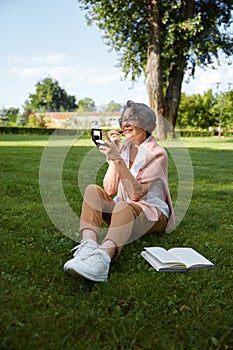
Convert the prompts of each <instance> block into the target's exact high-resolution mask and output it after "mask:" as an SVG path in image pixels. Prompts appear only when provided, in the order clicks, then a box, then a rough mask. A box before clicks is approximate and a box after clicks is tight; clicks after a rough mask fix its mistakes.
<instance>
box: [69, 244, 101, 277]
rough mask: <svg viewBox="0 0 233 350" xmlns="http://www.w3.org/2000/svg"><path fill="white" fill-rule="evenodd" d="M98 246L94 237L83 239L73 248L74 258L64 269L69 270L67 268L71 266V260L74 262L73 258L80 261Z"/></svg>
mask: <svg viewBox="0 0 233 350" xmlns="http://www.w3.org/2000/svg"><path fill="white" fill-rule="evenodd" d="M98 247H99V246H98V244H97V243H96V242H95V241H93V240H92V239H83V240H82V241H81V243H80V244H79V245H77V246H76V247H74V248H73V249H72V250H71V251H72V252H74V253H73V258H72V259H70V260H68V261H67V262H66V263H65V265H64V271H66V272H68V271H67V269H68V268H69V265H70V263H71V262H73V260H75V261H78V260H80V259H83V258H85V257H86V256H88V255H89V254H90V253H92V252H93V251H94V250H95V249H97V248H98Z"/></svg>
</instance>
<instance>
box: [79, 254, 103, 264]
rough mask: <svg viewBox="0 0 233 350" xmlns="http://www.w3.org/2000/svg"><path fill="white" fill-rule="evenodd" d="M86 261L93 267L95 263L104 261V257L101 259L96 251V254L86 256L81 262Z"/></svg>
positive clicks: (101, 256)
mask: <svg viewBox="0 0 233 350" xmlns="http://www.w3.org/2000/svg"><path fill="white" fill-rule="evenodd" d="M86 259H88V261H89V263H90V265H94V264H95V263H97V262H98V261H100V260H104V257H103V255H102V254H100V252H99V251H98V252H96V251H94V252H92V253H90V254H88V255H87V256H86V257H85V259H83V260H86Z"/></svg>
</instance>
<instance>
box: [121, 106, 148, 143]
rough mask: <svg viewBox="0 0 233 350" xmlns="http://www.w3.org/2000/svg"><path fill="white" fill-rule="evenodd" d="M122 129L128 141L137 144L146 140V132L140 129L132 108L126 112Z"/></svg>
mask: <svg viewBox="0 0 233 350" xmlns="http://www.w3.org/2000/svg"><path fill="white" fill-rule="evenodd" d="M121 129H122V132H123V134H124V135H125V137H126V138H127V139H128V140H131V141H133V142H136V143H142V142H143V141H145V140H146V130H144V129H142V128H140V126H139V122H138V120H135V118H134V117H133V116H132V114H131V108H127V109H126V110H125V113H124V116H123V117H122V127H121Z"/></svg>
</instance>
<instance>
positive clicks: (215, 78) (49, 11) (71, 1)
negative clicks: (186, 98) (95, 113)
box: [0, 0, 233, 108]
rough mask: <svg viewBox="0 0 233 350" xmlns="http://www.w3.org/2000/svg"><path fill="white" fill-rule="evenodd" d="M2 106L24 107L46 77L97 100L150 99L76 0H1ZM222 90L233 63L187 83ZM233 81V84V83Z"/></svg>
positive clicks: (197, 89)
mask: <svg viewBox="0 0 233 350" xmlns="http://www.w3.org/2000/svg"><path fill="white" fill-rule="evenodd" d="M0 32H1V44H0V106H4V107H6V108H8V107H19V108H21V107H22V105H23V104H24V101H25V100H26V99H28V97H29V94H30V93H34V92H35V85H36V83H37V82H38V81H40V80H42V79H44V78H45V77H48V76H50V77H52V78H54V79H56V80H58V82H59V85H60V86H61V87H63V88H65V90H66V91H67V93H68V94H70V95H75V96H76V100H77V101H78V100H79V99H82V98H84V97H90V98H92V99H93V100H94V101H95V103H96V105H97V106H98V105H102V104H107V103H109V102H110V101H111V100H114V101H115V102H120V103H124V102H126V101H127V100H128V99H132V100H134V101H137V102H144V103H148V97H147V93H146V88H145V83H144V78H143V77H142V78H141V79H140V80H139V81H138V82H137V83H134V84H132V82H131V81H130V80H129V79H128V80H123V73H122V72H121V70H120V68H117V67H116V65H117V62H118V61H117V54H116V53H115V52H113V51H112V52H110V49H109V47H108V46H107V45H106V44H104V42H103V40H102V39H101V33H100V31H99V30H98V28H97V27H96V26H91V27H90V26H87V24H86V20H85V17H84V12H83V11H81V10H80V8H79V3H78V2H77V0H0ZM216 82H221V85H220V88H219V89H221V90H222V91H225V90H227V88H228V83H233V65H230V66H229V65H227V64H223V66H222V67H221V68H220V69H219V68H218V69H217V70H214V71H213V70H211V69H208V70H206V71H203V70H200V69H198V70H197V74H196V78H195V80H192V81H191V82H190V83H189V84H186V83H185V82H184V83H183V87H182V91H184V92H186V93H187V94H192V93H201V94H202V93H203V92H204V91H207V90H208V89H211V88H212V89H215V90H216ZM232 86H233V85H232Z"/></svg>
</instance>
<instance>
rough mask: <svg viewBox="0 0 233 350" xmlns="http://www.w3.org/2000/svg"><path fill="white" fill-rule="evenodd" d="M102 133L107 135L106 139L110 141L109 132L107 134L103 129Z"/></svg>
mask: <svg viewBox="0 0 233 350" xmlns="http://www.w3.org/2000/svg"><path fill="white" fill-rule="evenodd" d="M102 134H103V135H104V137H105V139H106V140H107V141H110V137H109V136H108V134H106V132H104V131H103V130H102Z"/></svg>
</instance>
